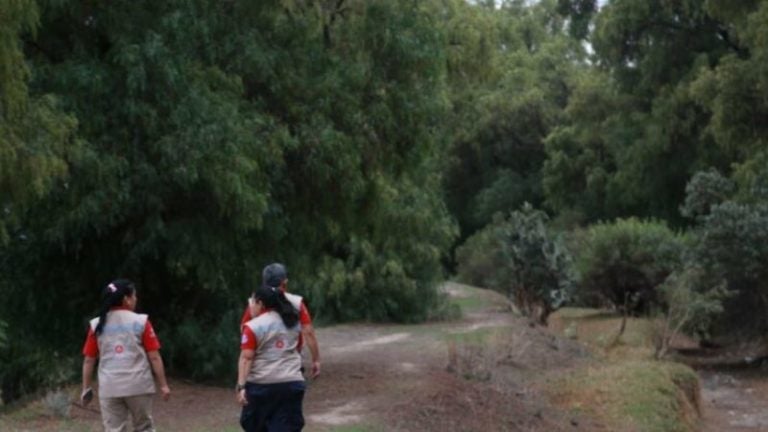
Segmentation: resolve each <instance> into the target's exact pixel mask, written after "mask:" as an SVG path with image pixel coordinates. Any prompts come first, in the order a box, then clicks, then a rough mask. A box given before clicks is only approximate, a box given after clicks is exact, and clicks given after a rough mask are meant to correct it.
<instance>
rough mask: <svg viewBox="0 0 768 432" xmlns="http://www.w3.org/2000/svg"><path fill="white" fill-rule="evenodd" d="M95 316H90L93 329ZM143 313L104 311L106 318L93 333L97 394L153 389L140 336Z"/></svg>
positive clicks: (128, 393) (144, 322) (123, 394)
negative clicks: (101, 326) (96, 348)
mask: <svg viewBox="0 0 768 432" xmlns="http://www.w3.org/2000/svg"><path fill="white" fill-rule="evenodd" d="M98 323H99V318H94V319H92V320H91V329H93V330H94V331H95V330H96V325H97V324H98ZM146 325H147V316H146V315H141V314H137V313H134V312H132V311H128V310H114V311H110V312H108V313H107V322H106V324H104V328H102V331H101V334H100V335H98V336H97V340H98V343H99V397H100V398H114V397H126V396H136V395H142V394H147V393H154V392H155V380H154V378H153V376H152V369H151V368H150V366H149V360H148V358H147V352H146V351H145V350H144V345H143V343H142V337H143V335H144V328H145V326H146Z"/></svg>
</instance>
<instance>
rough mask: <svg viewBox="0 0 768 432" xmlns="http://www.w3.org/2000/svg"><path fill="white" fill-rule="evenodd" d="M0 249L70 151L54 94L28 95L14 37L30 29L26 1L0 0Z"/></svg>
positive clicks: (71, 124) (32, 15)
mask: <svg viewBox="0 0 768 432" xmlns="http://www.w3.org/2000/svg"><path fill="white" fill-rule="evenodd" d="M0 11H2V13H0V247H2V246H3V245H4V244H6V243H7V242H8V241H9V240H10V238H9V231H8V230H9V228H10V229H13V228H15V227H16V225H17V224H18V223H19V222H20V219H21V215H22V214H23V213H24V211H25V210H26V209H27V208H28V207H29V206H30V205H32V204H33V203H34V201H35V200H37V199H39V198H40V197H42V196H43V195H45V193H46V192H48V190H49V189H50V188H51V186H52V183H53V181H55V180H57V179H59V178H60V177H62V176H63V175H64V174H66V171H67V169H66V168H67V167H66V164H65V161H64V158H65V157H66V155H69V154H72V153H75V152H76V151H77V145H76V143H75V142H74V140H73V136H72V133H73V131H74V129H75V126H76V121H75V119H74V118H72V117H71V116H68V115H65V114H63V113H62V112H61V111H60V110H59V108H58V107H57V103H56V100H55V98H53V97H52V96H50V95H44V94H30V91H29V88H28V79H29V77H30V71H29V68H28V67H27V64H26V63H25V59H24V55H23V52H22V50H21V40H20V35H21V34H26V33H30V32H32V33H34V32H35V30H36V29H37V27H38V24H39V9H38V6H37V4H36V3H35V2H34V1H32V0H21V1H18V0H2V1H0Z"/></svg>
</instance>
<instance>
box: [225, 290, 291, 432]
mask: <svg viewBox="0 0 768 432" xmlns="http://www.w3.org/2000/svg"><path fill="white" fill-rule="evenodd" d="M249 307H250V309H251V316H253V317H254V318H252V319H251V320H250V321H248V322H247V323H246V324H245V325H243V333H242V339H241V344H240V350H241V351H240V361H239V364H238V373H237V388H236V391H237V401H238V402H239V403H240V405H242V407H243V408H242V412H241V414H240V425H241V426H242V427H243V430H245V431H246V432H263V431H267V432H272V431H280V432H293V431H300V430H301V429H302V428H303V427H304V415H303V412H302V403H303V400H304V391H305V390H306V386H305V383H304V377H303V375H302V373H301V354H300V353H301V345H302V336H301V325H300V324H299V314H298V311H297V310H296V308H295V307H294V306H293V305H292V304H291V302H290V301H288V299H287V298H286V296H285V293H283V292H282V291H281V290H280V289H279V287H273V286H269V285H267V284H264V285H262V286H260V287H259V288H257V289H256V291H254V293H253V295H252V296H251V298H250V299H249Z"/></svg>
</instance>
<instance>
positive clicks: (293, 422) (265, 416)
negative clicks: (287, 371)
mask: <svg viewBox="0 0 768 432" xmlns="http://www.w3.org/2000/svg"><path fill="white" fill-rule="evenodd" d="M305 390H306V385H305V384H304V381H292V382H287V383H277V384H252V383H246V384H245V394H246V397H247V398H248V405H246V406H244V407H243V411H242V412H241V413H240V426H242V427H243V430H244V431H245V432H298V431H300V430H301V429H302V428H303V427H304V414H303V412H302V408H301V405H302V402H303V401H304V391H305Z"/></svg>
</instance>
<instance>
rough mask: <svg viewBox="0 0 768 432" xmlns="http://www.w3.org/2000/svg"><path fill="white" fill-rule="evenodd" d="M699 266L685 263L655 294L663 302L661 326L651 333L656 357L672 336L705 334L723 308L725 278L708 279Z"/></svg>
mask: <svg viewBox="0 0 768 432" xmlns="http://www.w3.org/2000/svg"><path fill="white" fill-rule="evenodd" d="M707 276H708V275H707V272H706V271H704V270H703V269H701V268H695V267H687V268H684V269H683V270H680V271H676V272H674V273H672V274H671V275H669V277H667V279H666V280H665V281H664V283H663V284H661V286H659V288H658V290H659V294H660V297H661V299H662V302H663V304H664V306H665V311H664V315H663V318H662V322H661V326H660V327H661V328H659V329H657V334H656V335H655V338H654V339H655V345H656V346H655V349H656V351H655V353H654V356H655V357H656V358H657V359H661V358H664V356H665V355H666V354H667V352H668V350H669V345H670V342H671V341H672V338H673V337H674V336H675V335H677V334H681V333H682V332H683V331H685V332H686V333H688V334H694V335H698V336H707V335H708V334H709V331H710V330H711V325H712V323H713V322H714V320H715V319H716V318H717V316H718V315H720V314H721V313H722V312H723V299H725V298H726V297H727V291H726V290H725V281H723V280H720V281H715V282H716V283H714V284H713V283H712V281H711V280H710V279H709V278H708V277H707Z"/></svg>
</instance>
